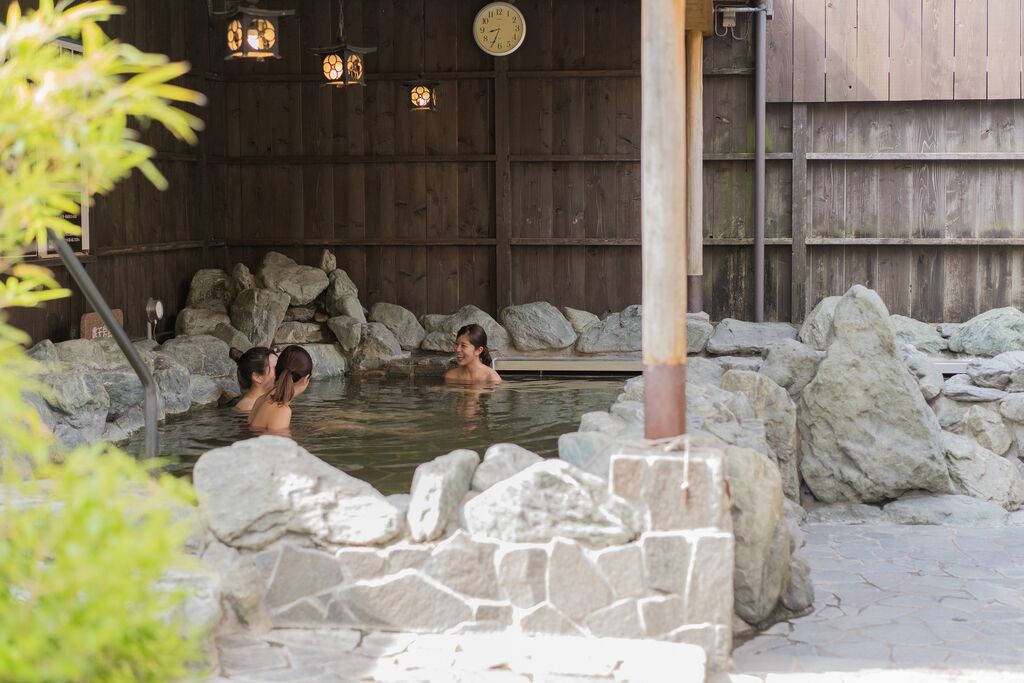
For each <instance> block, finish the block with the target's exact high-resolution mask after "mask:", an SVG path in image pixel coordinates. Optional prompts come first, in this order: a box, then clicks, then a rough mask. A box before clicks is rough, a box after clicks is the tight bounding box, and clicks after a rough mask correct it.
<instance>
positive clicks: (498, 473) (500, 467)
mask: <svg viewBox="0 0 1024 683" xmlns="http://www.w3.org/2000/svg"><path fill="white" fill-rule="evenodd" d="M563 436H564V435H563ZM559 444H561V439H559ZM541 460H543V458H541V457H540V456H539V455H537V454H536V453H534V452H533V451H528V450H526V449H525V448H523V447H522V446H517V445H515V444H514V443H496V444H494V445H493V446H491V447H490V448H488V449H487V451H486V452H485V453H484V459H483V462H481V463H480V466H479V467H477V468H476V472H475V473H474V474H473V482H472V484H471V486H470V488H472V490H474V491H486V490H487V489H489V488H491V487H492V486H494V485H495V484H497V483H498V482H499V481H503V480H505V479H508V478H509V477H511V476H514V475H516V474H519V473H520V472H522V471H523V470H525V469H526V468H527V467H529V466H530V465H533V464H535V463H538V462H540V461H541Z"/></svg>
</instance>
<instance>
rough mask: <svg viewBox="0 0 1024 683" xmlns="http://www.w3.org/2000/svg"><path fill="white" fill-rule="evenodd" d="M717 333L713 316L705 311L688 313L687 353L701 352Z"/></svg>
mask: <svg viewBox="0 0 1024 683" xmlns="http://www.w3.org/2000/svg"><path fill="white" fill-rule="evenodd" d="M714 333H715V326H714V325H712V324H711V317H710V316H709V315H708V314H707V313H704V312H700V313H687V314H686V353H688V354H690V353H701V352H703V351H704V347H705V346H707V344H708V340H709V339H711V336H712V335H713V334H714Z"/></svg>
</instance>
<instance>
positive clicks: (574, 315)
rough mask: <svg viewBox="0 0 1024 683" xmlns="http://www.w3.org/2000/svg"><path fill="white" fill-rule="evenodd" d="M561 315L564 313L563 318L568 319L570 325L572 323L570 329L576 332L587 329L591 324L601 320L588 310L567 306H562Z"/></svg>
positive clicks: (579, 332)
mask: <svg viewBox="0 0 1024 683" xmlns="http://www.w3.org/2000/svg"><path fill="white" fill-rule="evenodd" d="M562 315H564V316H565V319H566V320H568V321H569V324H570V325H572V329H573V330H574V331H575V332H576V334H581V333H582V332H583V330H585V329H587V328H588V327H590V326H591V325H592V324H594V323H596V322H601V319H600V318H598V317H597V316H596V315H594V314H593V313H591V312H590V311H581V310H579V309H576V308H569V307H568V306H563V307H562Z"/></svg>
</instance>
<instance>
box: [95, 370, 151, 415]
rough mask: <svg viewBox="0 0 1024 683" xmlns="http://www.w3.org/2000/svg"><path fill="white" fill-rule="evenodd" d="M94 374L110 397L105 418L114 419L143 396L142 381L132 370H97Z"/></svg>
mask: <svg viewBox="0 0 1024 683" xmlns="http://www.w3.org/2000/svg"><path fill="white" fill-rule="evenodd" d="M96 375H97V376H98V377H99V379H100V381H101V382H102V383H103V388H104V389H105V390H106V392H107V396H109V397H110V408H109V411H108V413H107V419H109V420H116V419H118V418H120V417H121V416H122V415H124V414H125V413H127V412H128V411H129V410H130V409H131V408H134V407H135V406H137V405H139V404H140V403H142V402H143V400H144V398H145V393H144V392H143V389H142V382H141V381H140V380H139V376H138V375H136V374H135V372H134V371H132V370H124V369H113V370H99V371H98V372H97V373H96Z"/></svg>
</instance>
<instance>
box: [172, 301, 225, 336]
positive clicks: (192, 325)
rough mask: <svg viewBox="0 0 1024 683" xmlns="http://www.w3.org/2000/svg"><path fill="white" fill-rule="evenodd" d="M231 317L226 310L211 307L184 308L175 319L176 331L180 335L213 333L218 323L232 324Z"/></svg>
mask: <svg viewBox="0 0 1024 683" xmlns="http://www.w3.org/2000/svg"><path fill="white" fill-rule="evenodd" d="M230 324H231V318H229V317H228V314H227V313H225V312H224V311H218V310H216V309H211V308H183V309H181V311H180V312H179V313H178V316H177V317H176V318H175V319H174V333H175V334H176V335H178V336H179V337H180V336H182V335H189V334H213V333H214V332H215V331H216V329H217V326H218V325H230Z"/></svg>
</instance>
